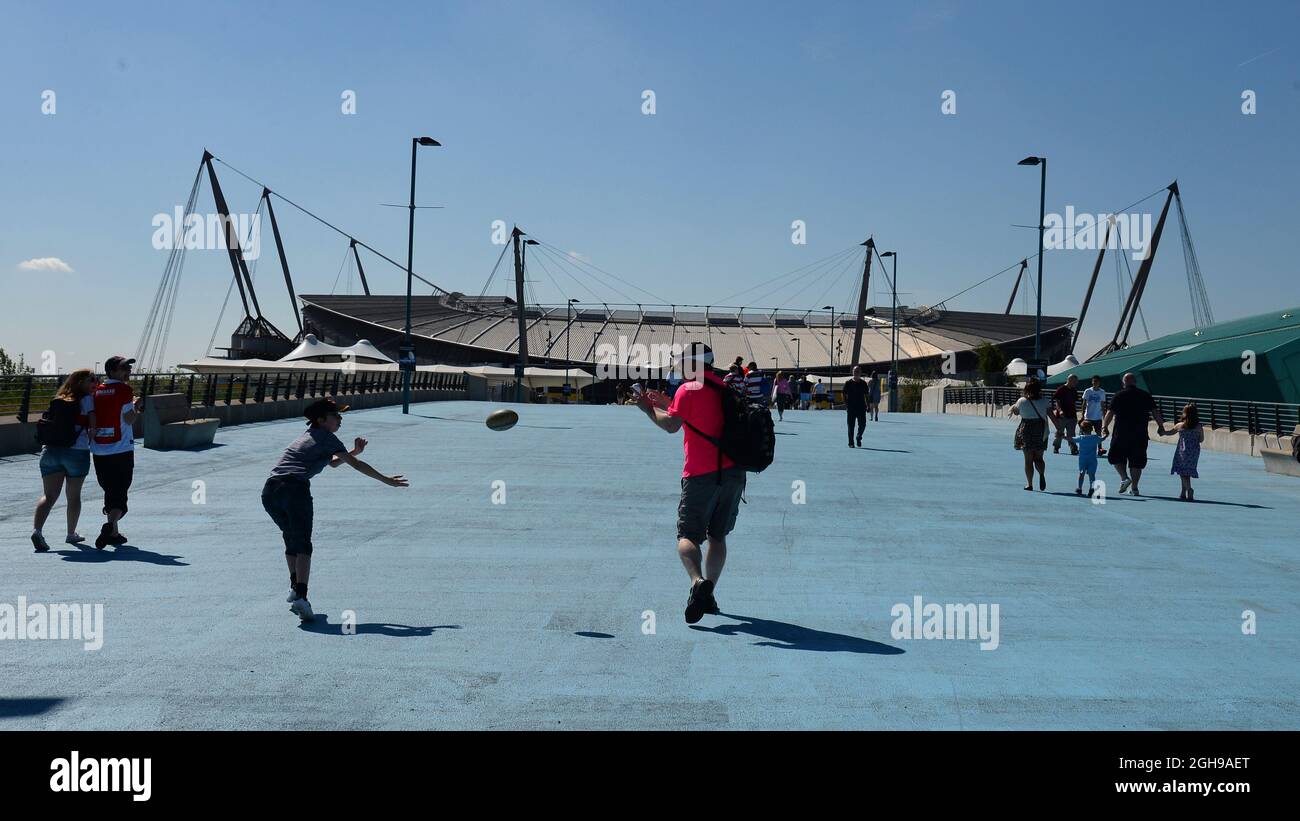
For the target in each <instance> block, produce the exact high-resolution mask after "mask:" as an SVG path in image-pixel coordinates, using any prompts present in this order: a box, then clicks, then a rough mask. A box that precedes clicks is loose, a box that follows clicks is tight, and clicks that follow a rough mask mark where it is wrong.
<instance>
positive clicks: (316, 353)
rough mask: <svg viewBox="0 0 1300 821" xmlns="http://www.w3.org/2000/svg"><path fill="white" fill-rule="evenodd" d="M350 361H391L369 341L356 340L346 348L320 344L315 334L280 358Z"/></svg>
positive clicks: (283, 359)
mask: <svg viewBox="0 0 1300 821" xmlns="http://www.w3.org/2000/svg"><path fill="white" fill-rule="evenodd" d="M326 359H328V360H329V361H331V362H332V361H336V360H350V361H352V362H377V363H391V362H393V360H392V359H391V358H390V357H388V356H387V355H385V354H384V352H383V351H381V350H379V349H378V348H376V347H375V346H374V345H373V344H371V342H370V340H369V339H358V340H357V341H356V343H355V344H353V345H349V346H348V347H346V348H341V347H339V346H338V345H329V344H327V343H324V342H321V341H320V340H319V339H317V338H316V335H315V334H307V335H305V336H304V337H303V338H302V342H301V343H300V344H299V345H298V347H296V348H294V349H293V350H292V351H290V352H289V353H287V354H285V355H284V356H283V357H281V358H280V361H281V362H301V361H315V362H323V361H326Z"/></svg>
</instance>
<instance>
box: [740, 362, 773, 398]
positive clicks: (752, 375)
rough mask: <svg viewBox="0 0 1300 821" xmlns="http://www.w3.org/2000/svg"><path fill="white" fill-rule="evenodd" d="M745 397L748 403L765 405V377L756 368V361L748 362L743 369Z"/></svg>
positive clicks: (766, 396)
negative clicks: (747, 365) (746, 366)
mask: <svg viewBox="0 0 1300 821" xmlns="http://www.w3.org/2000/svg"><path fill="white" fill-rule="evenodd" d="M745 398H746V399H747V400H749V402H750V404H753V405H762V406H763V407H767V402H768V388H767V377H766V376H764V375H763V372H762V371H760V370H759V369H758V363H757V362H750V363H749V367H748V368H746V369H745Z"/></svg>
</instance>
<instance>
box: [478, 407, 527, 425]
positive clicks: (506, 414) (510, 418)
mask: <svg viewBox="0 0 1300 821" xmlns="http://www.w3.org/2000/svg"><path fill="white" fill-rule="evenodd" d="M518 421H519V414H517V413H515V412H514V411H512V410H510V409H509V408H502V409H501V410H494V411H492V412H491V413H489V414H488V418H487V420H486V424H487V426H488V427H489V428H491V429H492V430H510V429H511V428H513V427H514V426H515V423H516V422H518Z"/></svg>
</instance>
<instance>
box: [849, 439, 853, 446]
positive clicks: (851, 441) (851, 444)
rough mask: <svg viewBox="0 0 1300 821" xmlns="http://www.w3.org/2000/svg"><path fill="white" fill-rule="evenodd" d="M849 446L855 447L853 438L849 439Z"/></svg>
mask: <svg viewBox="0 0 1300 821" xmlns="http://www.w3.org/2000/svg"><path fill="white" fill-rule="evenodd" d="M849 447H853V440H852V439H850V440H849Z"/></svg>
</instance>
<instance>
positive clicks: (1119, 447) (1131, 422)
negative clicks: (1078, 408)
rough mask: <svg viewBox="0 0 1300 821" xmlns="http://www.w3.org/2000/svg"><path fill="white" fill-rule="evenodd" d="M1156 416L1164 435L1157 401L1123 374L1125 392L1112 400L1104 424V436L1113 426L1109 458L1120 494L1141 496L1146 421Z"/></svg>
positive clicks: (1163, 424)
mask: <svg viewBox="0 0 1300 821" xmlns="http://www.w3.org/2000/svg"><path fill="white" fill-rule="evenodd" d="M1153 416H1154V417H1155V420H1156V424H1157V426H1158V429H1159V431H1160V433H1161V435H1163V434H1164V432H1165V420H1164V417H1162V416H1161V415H1160V408H1159V407H1158V406H1157V405H1156V400H1155V399H1154V398H1153V397H1152V396H1151V394H1149V393H1147V392H1146V391H1144V390H1142V389H1141V388H1139V387H1138V386H1137V377H1136V376H1134V375H1133V374H1131V373H1126V374H1124V389H1123V390H1121V391H1120V392H1119V393H1117V394H1115V396H1114V397H1113V398H1112V399H1111V400H1110V410H1108V411H1106V416H1105V418H1104V419H1103V420H1102V423H1101V425H1102V431H1101V433H1102V436H1105V435H1106V434H1107V433H1109V432H1110V430H1111V425H1112V423H1113V424H1114V431H1115V437H1114V438H1113V439H1111V440H1110V453H1109V454H1108V455H1107V457H1106V458H1107V459H1108V460H1109V461H1110V463H1111V464H1112V465H1114V466H1115V470H1116V471H1118V472H1119V478H1120V480H1121V481H1120V485H1119V492H1120V493H1123V492H1124V491H1126V490H1128V491H1129V492H1130V493H1131V494H1133V495H1134V496H1137V495H1138V481H1139V480H1141V478H1142V469H1143V468H1145V467H1146V466H1147V441H1148V438H1149V437H1148V436H1147V420H1148V419H1150V418H1151V417H1153ZM1130 487H1131V488H1132V489H1131V490H1130Z"/></svg>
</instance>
